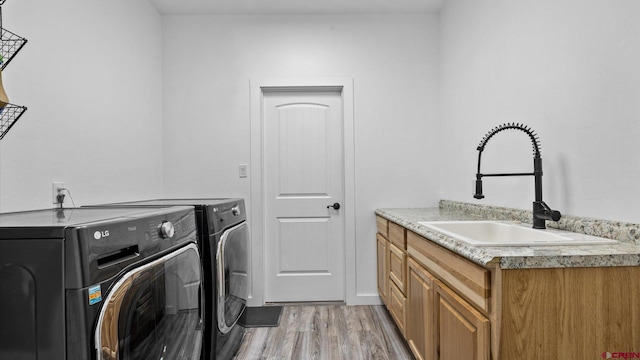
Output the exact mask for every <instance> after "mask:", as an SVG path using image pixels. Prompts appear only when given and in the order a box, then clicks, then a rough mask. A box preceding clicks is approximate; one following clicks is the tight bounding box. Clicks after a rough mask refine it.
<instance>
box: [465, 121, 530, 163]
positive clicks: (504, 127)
mask: <svg viewBox="0 0 640 360" xmlns="http://www.w3.org/2000/svg"><path fill="white" fill-rule="evenodd" d="M507 129H515V130H520V131H524V132H525V133H526V134H527V135H529V138H531V143H532V144H533V155H534V156H535V157H540V138H539V137H538V134H536V132H535V131H534V130H533V129H531V128H530V127H529V126H526V125H524V124H520V123H505V124H502V125H498V126H496V127H495V128H493V129H491V130H490V131H489V132H488V133H487V134H486V135H485V136H484V137H483V138H482V140H481V141H480V145H478V151H480V152H482V151H483V150H484V147H485V146H486V145H487V142H488V141H489V139H491V138H492V137H493V136H494V135H495V134H497V133H499V132H501V131H503V130H507Z"/></svg>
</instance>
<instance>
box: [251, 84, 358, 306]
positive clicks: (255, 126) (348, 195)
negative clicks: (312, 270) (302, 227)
mask: <svg viewBox="0 0 640 360" xmlns="http://www.w3.org/2000/svg"><path fill="white" fill-rule="evenodd" d="M250 87H251V163H250V166H251V167H250V169H251V170H252V171H251V176H250V179H251V200H250V201H249V203H250V206H251V210H250V219H249V224H250V228H251V239H252V241H251V247H250V248H251V251H250V258H251V261H250V263H249V269H250V270H249V272H250V275H251V276H250V277H249V298H248V301H247V306H262V305H264V304H265V296H264V295H265V283H266V276H265V271H264V269H265V261H266V259H265V252H264V244H265V241H264V234H265V219H264V214H265V211H264V206H265V199H264V196H265V189H264V182H263V178H264V156H263V155H264V119H263V114H264V111H263V106H262V105H263V101H264V92H265V91H278V90H294V91H295V90H340V93H341V95H342V108H343V114H342V115H343V122H342V124H343V129H342V130H343V131H342V142H343V151H344V162H343V177H344V178H343V181H344V184H343V185H344V186H343V188H344V199H343V202H344V206H343V208H341V209H340V210H341V212H342V214H343V216H344V228H343V231H344V234H343V237H344V247H345V248H344V257H345V258H344V259H343V261H344V265H345V268H344V276H345V279H344V286H345V289H344V290H345V291H344V294H345V301H346V303H347V305H351V304H355V303H356V302H357V301H356V299H357V294H356V251H355V249H356V230H355V139H354V116H353V114H354V111H353V107H354V104H353V79H352V78H346V77H331V78H294V79H289V78H272V79H251V80H250ZM253 279H256V281H254V280H253Z"/></svg>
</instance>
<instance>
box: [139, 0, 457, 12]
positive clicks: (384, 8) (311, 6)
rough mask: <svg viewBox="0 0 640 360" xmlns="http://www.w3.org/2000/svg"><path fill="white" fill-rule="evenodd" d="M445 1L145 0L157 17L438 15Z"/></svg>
mask: <svg viewBox="0 0 640 360" xmlns="http://www.w3.org/2000/svg"><path fill="white" fill-rule="evenodd" d="M444 1H445V0H149V2H150V3H151V4H152V5H153V6H154V7H155V8H156V9H158V11H159V12H160V13H161V14H167V15H177V14H181V15H187V14H189V15H193V14H203V15H204V14H380V13H438V12H439V11H440V8H441V7H442V4H443V3H444Z"/></svg>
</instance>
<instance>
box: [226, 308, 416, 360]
mask: <svg viewBox="0 0 640 360" xmlns="http://www.w3.org/2000/svg"><path fill="white" fill-rule="evenodd" d="M235 359H236V360H256V359H273V360H283V359H287V360H288V359H296V360H325V359H331V360H333V359H345V360H358V359H362V360H371V359H380V360H383V359H388V360H402V359H413V356H412V355H411V352H410V351H409V349H408V348H407V345H406V343H405V342H404V340H403V339H402V335H401V334H400V333H399V331H398V328H397V327H396V326H395V324H394V323H393V320H392V319H391V317H390V315H389V313H388V312H387V310H386V309H385V308H384V307H383V306H338V305H320V306H303V305H287V306H285V307H284V308H283V310H282V316H281V318H280V326H278V327H259V328H248V329H247V331H246V334H245V335H244V339H243V342H242V345H241V347H240V349H239V351H238V353H237V355H236V357H235Z"/></svg>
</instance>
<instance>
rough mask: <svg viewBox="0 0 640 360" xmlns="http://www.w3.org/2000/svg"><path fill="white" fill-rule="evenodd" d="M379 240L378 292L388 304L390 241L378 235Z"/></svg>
mask: <svg viewBox="0 0 640 360" xmlns="http://www.w3.org/2000/svg"><path fill="white" fill-rule="evenodd" d="M377 239H378V292H379V293H380V298H381V299H382V301H383V302H384V303H385V304H387V303H388V300H387V296H388V295H387V294H388V293H389V255H388V254H389V241H387V239H385V238H384V237H382V236H381V235H380V234H378V235H377Z"/></svg>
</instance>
